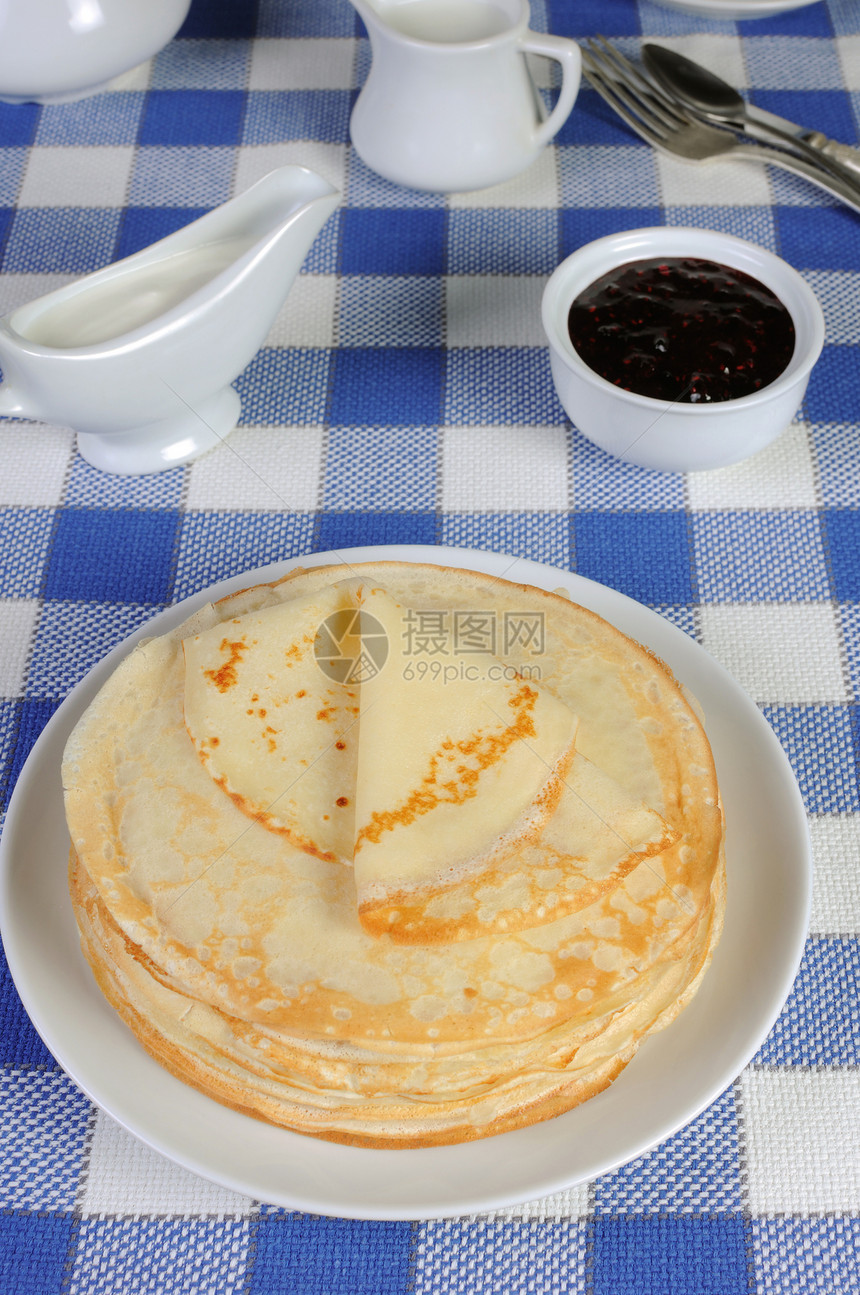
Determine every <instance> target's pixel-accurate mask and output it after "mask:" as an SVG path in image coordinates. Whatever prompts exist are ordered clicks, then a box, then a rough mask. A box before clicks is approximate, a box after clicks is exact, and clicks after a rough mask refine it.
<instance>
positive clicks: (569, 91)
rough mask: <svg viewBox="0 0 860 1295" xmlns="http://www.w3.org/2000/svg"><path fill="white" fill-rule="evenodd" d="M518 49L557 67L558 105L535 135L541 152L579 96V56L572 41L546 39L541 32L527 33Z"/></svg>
mask: <svg viewBox="0 0 860 1295" xmlns="http://www.w3.org/2000/svg"><path fill="white" fill-rule="evenodd" d="M520 49H521V50H522V51H523V53H525V54H542V55H544V57H545V58H551V59H554V60H555V61H556V63H560V64H561V90H560V91H559V95H558V102H557V103H556V105H555V107H554V108H553V110H552V112H551V113H550V115H549V116H548V117H547V119H546V121H545V122H542V123H541V125H540V126H539V127H538V129H537V131H536V132H535V137H534V143H535V145H537V146H538V147H540V148H542V147H543V146H544V144H548V143H549V142H550V140H551V139H552V138H553V136H554V135H555V134H556V133H557V131H559V130H561V128H562V126H563V125H564V123H565V122H566V121H567V119H568V117H569V116H570V111H571V109H572V108H573V105H574V103H575V102H576V96H577V94H578V93H579V82H580V77H581V76H582V56H581V54H580V52H579V46H578V45H577V44H576V42H575V41H572V40H568V39H567V38H566V37H564V36H549V35H546V34H544V33H543V32H536V31H527V32H526V33H525V35H524V36H523V38H522V40H521V41H520Z"/></svg>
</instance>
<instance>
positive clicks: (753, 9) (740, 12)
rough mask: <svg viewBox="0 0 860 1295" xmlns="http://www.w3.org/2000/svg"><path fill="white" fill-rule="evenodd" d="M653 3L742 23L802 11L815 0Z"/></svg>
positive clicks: (659, 0) (666, 0) (660, 0)
mask: <svg viewBox="0 0 860 1295" xmlns="http://www.w3.org/2000/svg"><path fill="white" fill-rule="evenodd" d="M655 3H657V4H659V5H663V6H664V7H665V8H667V9H680V10H681V11H682V12H683V13H689V14H695V15H696V17H697V18H716V19H717V20H718V21H722V22H744V21H746V19H748V18H771V17H773V15H774V14H778V13H787V12H788V11H789V10H790V9H804V8H805V7H806V6H807V5H810V4H816V3H817V0H655Z"/></svg>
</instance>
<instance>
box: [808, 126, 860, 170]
mask: <svg viewBox="0 0 860 1295" xmlns="http://www.w3.org/2000/svg"><path fill="white" fill-rule="evenodd" d="M802 138H803V139H804V140H805V141H806V143H807V144H809V145H810V146H811V147H812V148H814V149H815V150H816V151H817V152H821V153H823V154H824V156H825V157H829V158H831V159H832V160H833V161H834V162H838V163H839V164H840V166H844V167H846V168H847V169H848V170H850V171H853V172H854V173H855V174H856V175H857V177H858V178H860V149H858V148H852V147H851V145H850V144H840V143H838V142H837V140H835V139H828V137H827V136H826V135H822V133H821V131H820V130H811V131H809V132H808V134H806V135H803V136H802Z"/></svg>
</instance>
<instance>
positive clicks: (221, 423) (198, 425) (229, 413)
mask: <svg viewBox="0 0 860 1295" xmlns="http://www.w3.org/2000/svg"><path fill="white" fill-rule="evenodd" d="M240 412H241V401H240V400H239V395H238V393H237V392H236V391H234V390H233V388H232V387H225V388H224V389H223V390H221V391H219V392H217V393H216V394H215V395H214V396H209V397H208V398H207V399H206V400H204V401H202V402H201V403H200V404H199V405H198V406H197V408H196V409H192V408H191V407H190V406H186V407H185V409H184V410H183V411H182V412H181V413H178V414H177V415H176V416H175V417H174V418H162V419H159V420H158V421H156V422H154V423H146V424H144V425H142V426H140V427H131V428H129V429H128V431H125V432H122V433H120V434H119V435H115V436H112V437H106V436H95V435H93V434H92V433H87V432H78V437H77V443H78V451H79V453H80V455H81V457H82V458H84V459H86V461H87V463H89V464H91V465H92V467H94V468H98V469H99V471H100V472H111V473H114V474H115V475H122V476H146V475H150V474H152V473H155V472H166V471H168V469H170V468H175V467H178V466H179V465H180V464H182V463H191V462H192V461H193V460H194V459H199V458H200V456H201V454H205V453H206V452H207V450H211V449H213V448H214V447H215V446H216V445H220V444H221V443H222V442H223V441H225V440H226V439H227V437H228V436H229V435H230V433H231V432H232V431H233V429H234V427H235V426H236V424H237V422H238V421H239V414H240Z"/></svg>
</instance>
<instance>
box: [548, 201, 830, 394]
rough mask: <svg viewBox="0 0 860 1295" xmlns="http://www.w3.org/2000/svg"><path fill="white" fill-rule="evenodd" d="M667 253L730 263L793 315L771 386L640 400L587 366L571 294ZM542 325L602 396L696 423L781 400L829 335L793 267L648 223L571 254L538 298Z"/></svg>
mask: <svg viewBox="0 0 860 1295" xmlns="http://www.w3.org/2000/svg"><path fill="white" fill-rule="evenodd" d="M663 254H665V255H667V256H669V255H676V256H681V255H687V256H698V257H701V258H702V259H703V260H711V261H718V262H721V263H723V264H727V265H729V266H730V267H731V268H732V269H737V270H743V271H745V272H746V273H747V274H750V275H752V277H753V278H757V279H758V280H759V281H760V282H761V283H763V284H764V285H765V287H768V288H770V290H771V291H772V292H774V293H775V294H776V295H777V296H778V297H779V299H780V301H781V302H782V304H783V305H784V306H785V307H786V309H787V310H788V311H789V314H790V315H791V317H792V321H793V323H794V328H795V337H796V341H795V348H794V353H793V354H792V357H791V359H790V360H789V362H788V364H787V365H786V367H785V369H783V371H782V373H780V375H779V376H778V377H777V378H775V379H774V381H773V382H769V383H768V384H767V386H765V387H762V388H761V389H760V390H759V391H753V392H750V393H749V394H748V395H746V396H737V397H735V398H734V399H732V400H719V401H713V402H712V403H708V404H701V405H700V404H692V403H690V402H688V401H677V400H676V401H671V400H661V399H658V398H657V397H655V396H644V395H640V394H639V393H638V392H635V391H628V390H627V389H626V388H624V387H618V386H616V385H615V384H614V383H612V382H609V381H607V379H606V378H603V377H601V376H600V374H599V373H596V372H595V371H594V369H591V368H589V366H588V365H587V364H586V362H585V360H583V358H582V357H581V356H580V355H579V353H578V352H577V351H576V350H575V348H574V346H573V343H572V342H571V340H570V336H569V334H568V331H567V314H568V310H569V308H570V304H571V302H572V301H573V298H574V296H575V295H576V293H577V292H579V291H582V289H584V288H586V287H588V285H589V284H591V283H593V282H594V280H595V279H597V278H599V277H600V275H601V274H604V273H606V271H607V270H610V269H612V268H613V267H615V266H620V265H624V264H627V263H628V262H631V261H637V260H646V259H648V258H649V257H651V256H655V255H658V256H659V255H663ZM541 321H542V324H543V328H544V332H545V334H546V337H547V341H548V343H549V347H550V352H551V354H552V355H554V356H555V357H556V358H557V359H558V360H560V361H561V362H562V364H563V365H564V366H565V368H566V369H567V370H569V371H570V372H572V373H573V374H575V375H576V376H578V377H579V378H580V379H581V380H582V381H584V382H586V383H587V384H588V385H590V386H591V387H594V388H595V389H596V390H597V391H598V392H599V393H602V394H604V395H612V396H613V397H614V398H616V399H617V400H620V401H621V402H623V403H625V404H628V405H631V406H634V407H636V408H637V409H640V410H652V411H654V412H655V413H656V412H657V411H660V412H662V413H663V414H664V415H665V414H666V413H669V412H670V411H675V412H676V413H677V414H679V415H680V414H686V415H690V414H693V415H694V416H695V417H697V418H698V417H705V418H718V417H720V416H723V417H725V416H726V414H729V413H735V412H737V411H738V410H748V409H751V408H755V406H757V405H762V404H767V403H769V402H770V401H772V400H775V399H778V398H779V397H780V396H781V395H783V394H785V393H786V392H787V391H788V390H790V389H791V388H793V387H795V386H797V385H798V384H799V383H800V382H801V381H803V380H804V379H805V378H807V377H808V375H809V373H810V371H811V369H812V367H813V366H814V365H815V363H816V362H817V360H818V358H819V356H820V354H821V352H822V350H823V347H824V336H825V323H824V313H823V311H822V309H821V305H820V303H819V301H818V298H817V297H816V295H815V293H814V292H813V290H812V288H811V287H810V286H809V284H808V283H807V282H806V280H805V279H804V278H803V276H802V275H801V274H800V273H799V272H798V271H797V270H796V269H795V268H794V267H793V266H792V265H790V264H789V263H788V262H787V261H785V260H784V259H783V258H782V257H781V256H778V255H777V254H776V253H775V252H771V251H770V250H769V249H768V248H766V247H762V246H761V244H759V243H754V242H752V241H750V240H748V239H744V238H738V237H737V236H736V235H735V234H727V233H723V232H722V231H720V230H715V229H707V228H704V227H699V226H693V225H649V226H643V227H641V228H638V229H628V230H620V231H618V232H616V233H613V234H605V235H603V236H602V237H601V238H596V239H593V240H591V241H590V242H588V243H584V244H583V245H582V246H581V247H579V248H577V249H576V251H574V252H571V253H570V255H569V256H566V257H565V258H564V260H563V261H561V262H560V263H559V265H558V266H556V268H555V270H554V271H553V272H552V274H551V275H550V277H549V279H548V280H547V283H546V286H545V288H544V291H543V296H542V300H541Z"/></svg>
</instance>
